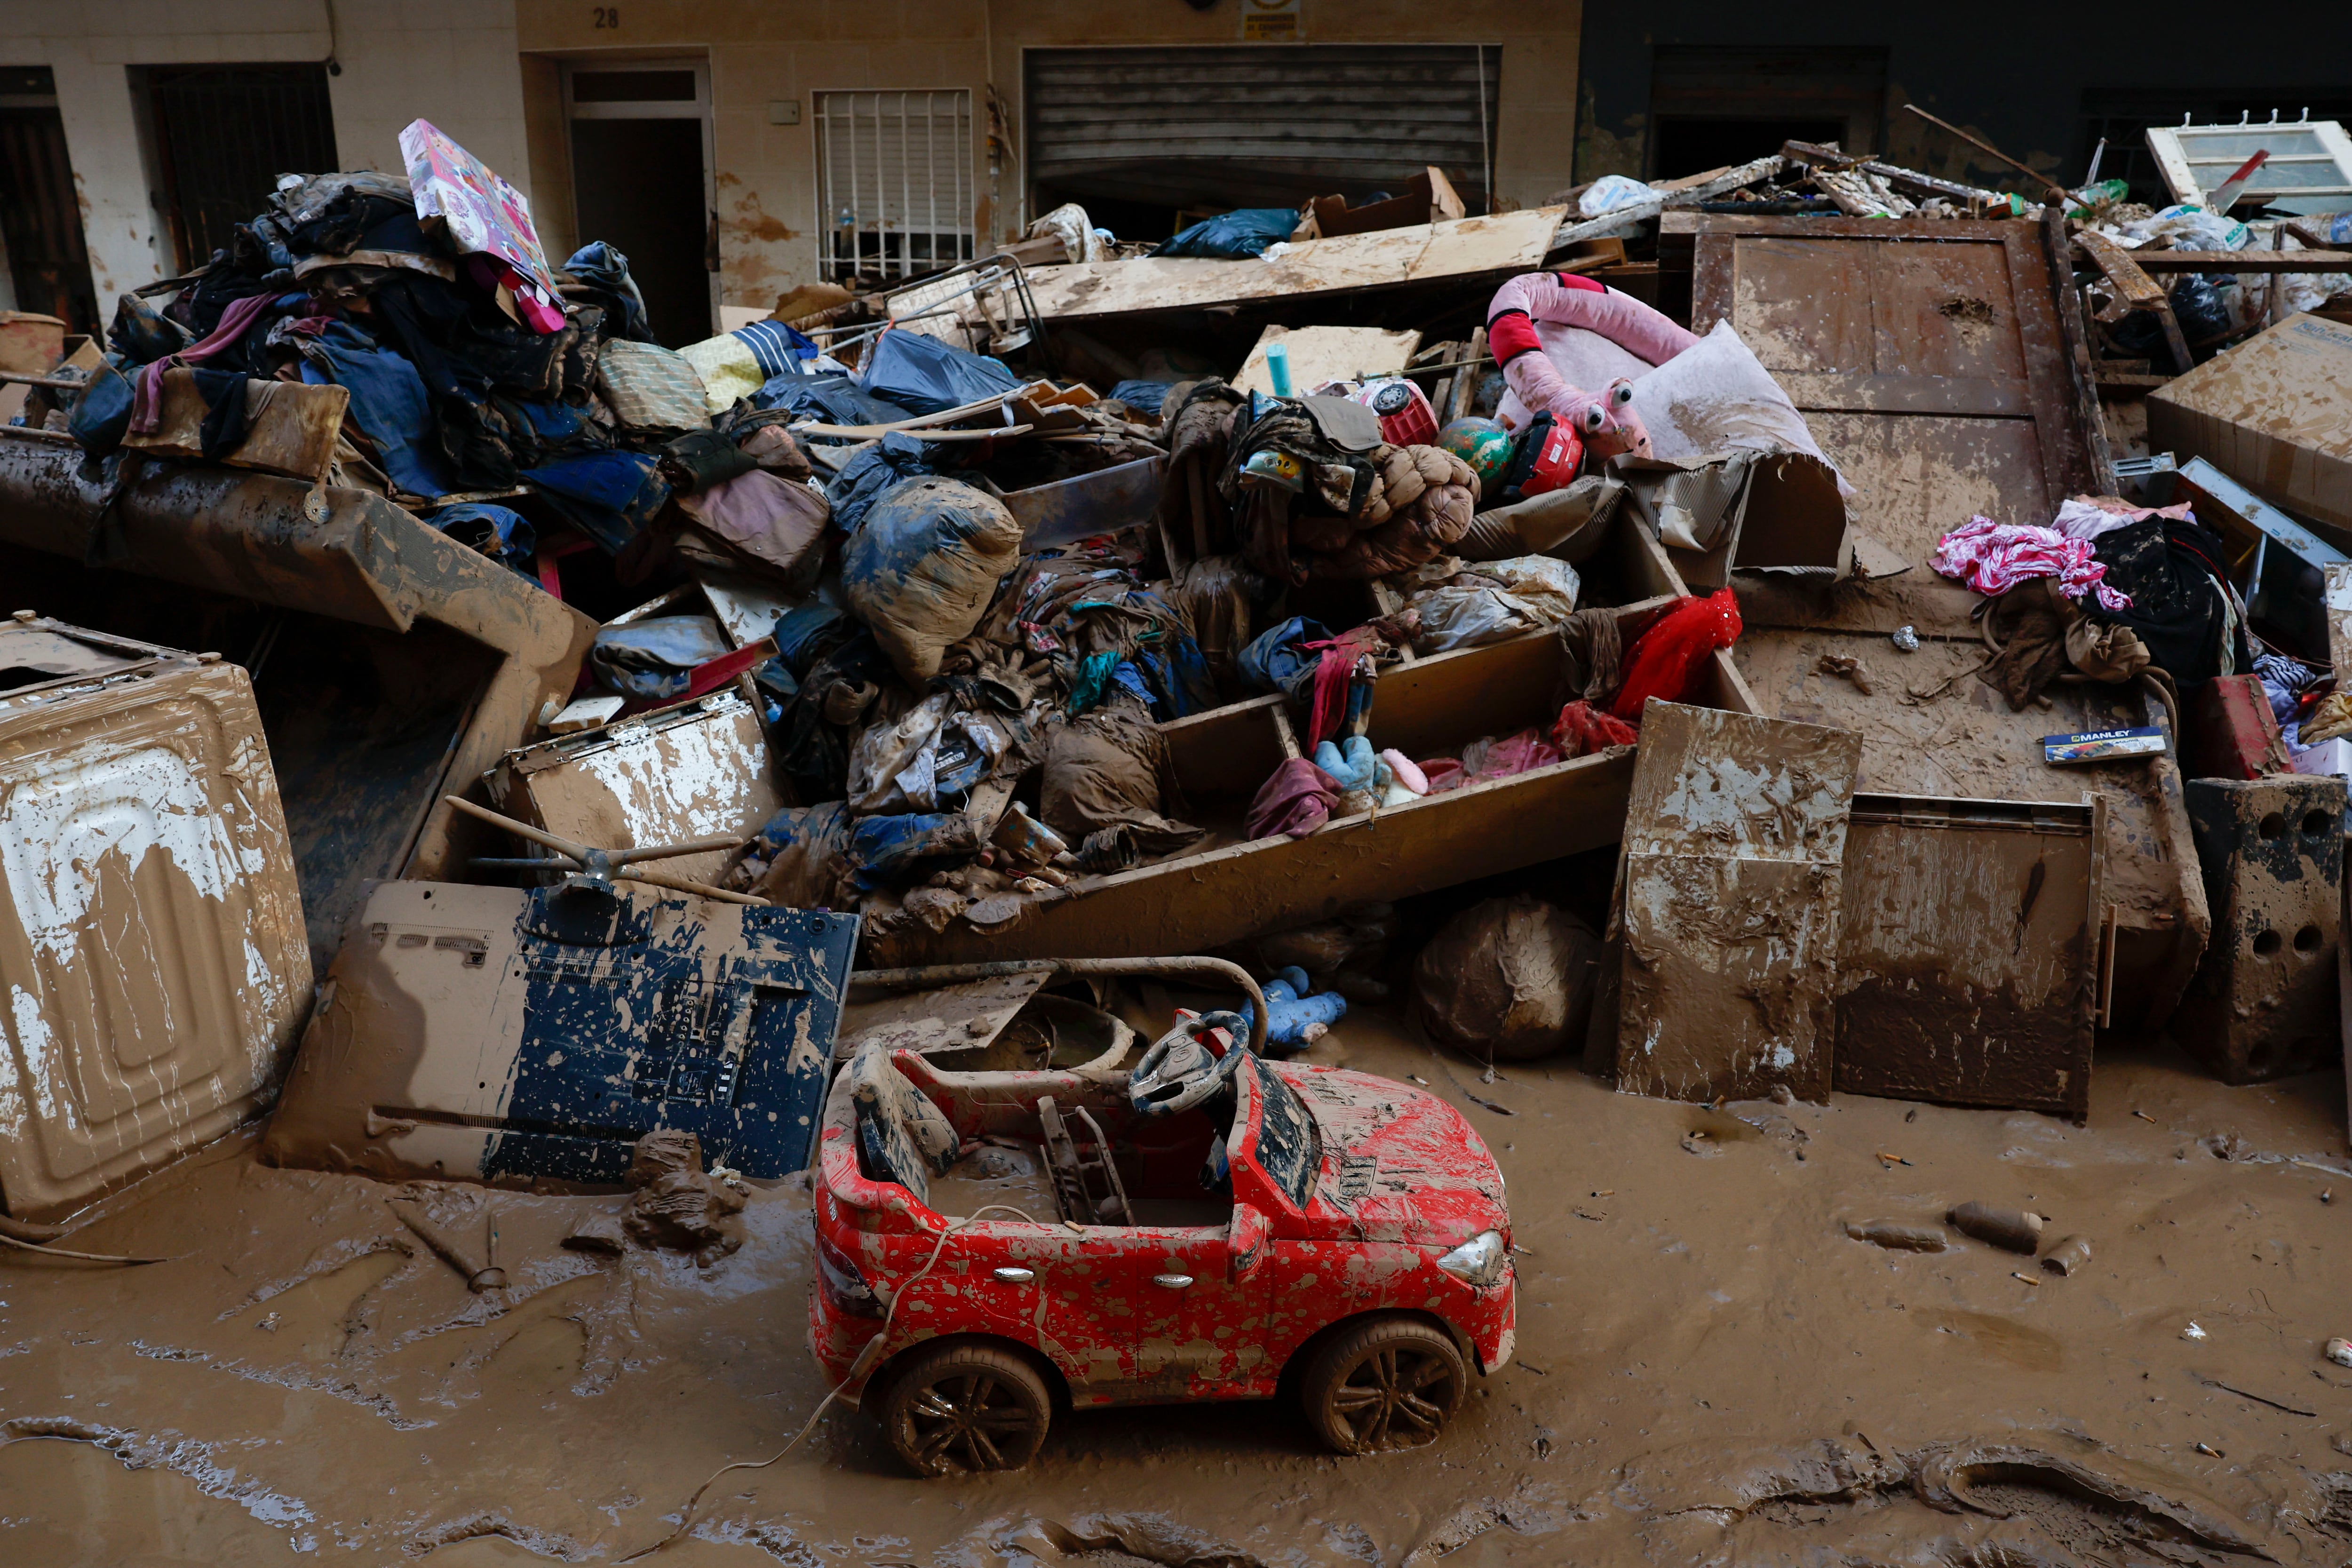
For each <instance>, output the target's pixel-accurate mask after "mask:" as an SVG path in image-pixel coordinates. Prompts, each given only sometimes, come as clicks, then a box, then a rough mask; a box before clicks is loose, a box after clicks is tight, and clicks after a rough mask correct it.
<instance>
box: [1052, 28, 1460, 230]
mask: <svg viewBox="0 0 2352 1568" xmlns="http://www.w3.org/2000/svg"><path fill="white" fill-rule="evenodd" d="M1501 60H1502V56H1501V51H1500V50H1499V49H1497V48H1496V47H1492V46H1481V45H1477V44H1297V45H1289V44H1281V45H1276V44H1248V45H1234V46H1181V47H1149V48H1138V47H1118V48H1071V49H1031V50H1030V51H1028V53H1027V56H1026V64H1025V76H1024V79H1025V82H1026V88H1025V91H1026V95H1027V96H1026V101H1025V103H1024V118H1025V122H1026V129H1027V138H1028V141H1027V150H1026V159H1025V162H1024V173H1025V174H1026V177H1027V181H1028V184H1029V185H1030V187H1031V191H1032V195H1033V196H1034V200H1035V202H1036V203H1037V204H1038V205H1040V206H1044V205H1049V204H1050V203H1052V202H1057V201H1066V200H1077V201H1081V202H1088V203H1099V204H1102V205H1106V206H1107V207H1113V210H1116V207H1115V205H1114V204H1120V203H1134V204H1150V205H1158V206H1160V208H1162V210H1164V211H1165V212H1166V213H1167V214H1168V215H1169V216H1171V217H1175V218H1176V219H1177V221H1179V222H1181V221H1183V219H1182V218H1181V216H1179V215H1180V214H1181V213H1183V212H1189V211H1194V210H1202V211H1207V212H1223V211H1224V210H1226V209H1227V208H1229V207H1234V206H1265V207H1276V206H1289V207H1295V206H1297V205H1298V204H1299V203H1300V202H1301V201H1303V200H1305V199H1306V198H1307V197H1309V196H1328V195H1332V194H1334V193H1335V192H1336V193H1339V194H1342V195H1348V196H1349V197H1350V198H1352V199H1355V200H1358V201H1361V200H1363V199H1365V198H1366V197H1368V196H1370V195H1374V194H1375V193H1380V192H1386V193H1389V194H1394V193H1395V191H1396V189H1397V188H1398V186H1400V185H1401V184H1403V183H1404V182H1405V181H1408V180H1410V179H1412V177H1413V176H1414V175H1415V174H1420V173H1421V172H1422V171H1423V169H1424V168H1427V167H1428V166H1429V165H1431V164H1435V165H1437V166H1438V167H1439V168H1440V169H1442V170H1444V173H1445V175H1446V178H1447V179H1449V180H1450V181H1452V182H1453V184H1454V189H1455V190H1456V191H1458V192H1460V193H1461V195H1462V199H1463V201H1464V202H1465V203H1466V204H1467V205H1468V206H1469V209H1470V211H1472V212H1474V213H1475V212H1483V211H1485V210H1486V205H1487V186H1488V184H1489V183H1490V182H1489V178H1488V176H1489V174H1490V172H1491V170H1492V167H1493V162H1494V151H1493V150H1494V131H1495V124H1496V115H1495V105H1496V94H1497V86H1498V82H1499V76H1498V72H1499V69H1500V67H1501ZM1090 210H1091V208H1090ZM1141 216H1142V215H1140V214H1135V215H1133V217H1132V218H1131V219H1130V221H1135V220H1139V219H1141ZM1120 232H1121V233H1122V234H1126V233H1127V230H1126V229H1124V228H1122V229H1120ZM1160 232H1161V233H1163V234H1164V233H1167V232H1170V231H1169V230H1167V229H1162V230H1160Z"/></svg>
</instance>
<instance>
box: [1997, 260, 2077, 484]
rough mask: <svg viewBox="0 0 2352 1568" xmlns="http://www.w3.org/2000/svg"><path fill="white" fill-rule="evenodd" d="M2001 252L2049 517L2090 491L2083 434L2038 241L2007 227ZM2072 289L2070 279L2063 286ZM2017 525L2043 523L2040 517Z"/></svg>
mask: <svg viewBox="0 0 2352 1568" xmlns="http://www.w3.org/2000/svg"><path fill="white" fill-rule="evenodd" d="M2008 227H2009V234H2008V237H2007V238H2006V240H2005V242H2004V248H2005V249H2006V250H2007V252H2008V255H2009V267H2010V279H2011V290H2012V292H2011V302H2012V304H2013V305H2014V306H2015V308H2016V310H2017V328H2018V339H2019V341H2020V343H2021V347H2022V348H2023V350H2024V353H2025V379H2026V384H2027V385H2028V386H2029V387H2031V388H2032V397H2033V406H2034V409H2035V411H2036V414H2037V418H2036V420H2035V424H2036V425H2037V426H2038V427H2039V429H2040V434H2041V439H2040V441H2038V442H2037V443H2036V445H2037V446H2039V447H2040V448H2041V455H2042V480H2043V495H2044V498H2045V500H2047V501H2048V503H2049V506H2050V512H2051V515H2055V513H2056V511H2057V510H2058V503H2059V502H2060V501H2062V500H2064V499H2065V498H2066V497H2068V496H2070V495H2074V494H2076V493H2078V492H2080V491H2083V490H2086V489H2089V488H2090V486H2091V482H2092V481H2091V473H2090V464H2089V460H2088V456H2087V453H2086V450H2085V447H2084V436H2085V434H2086V433H2085V431H2084V428H2083V426H2082V424H2081V422H2080V421H2079V420H2078V419H2077V418H2076V416H2075V414H2074V401H2073V399H2072V397H2071V395H2070V391H2071V386H2070V382H2069V379H2068V376H2067V374H2066V361H2067V354H2066V345H2065V342H2064V340H2063V338H2062V337H2061V336H2060V335H2059V331H2058V305H2057V300H2056V299H2055V298H2054V297H2053V293H2052V289H2051V283H2052V279H2051V275H2050V267H2049V265H2048V263H2046V262H2045V261H2044V260H2043V259H2042V236H2041V234H2040V233H2039V232H2038V230H2037V228H2036V226H2034V225H2032V224H2031V223H2014V224H2011V225H2009V226H2008ZM2073 286H2074V285H2073V283H2072V281H2071V280H2070V281H2069V283H2068V284H2067V287H2069V288H2072V287H2073ZM2014 521H2032V522H2037V523H2038V522H2044V521H2048V519H2047V518H2046V517H2044V516H2035V517H2032V518H2019V519H2016V520H2014Z"/></svg>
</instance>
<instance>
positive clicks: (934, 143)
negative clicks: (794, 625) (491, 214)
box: [0, 0, 1580, 342]
mask: <svg viewBox="0 0 2352 1568" xmlns="http://www.w3.org/2000/svg"><path fill="white" fill-rule="evenodd" d="M1578 26H1579V7H1578V5H1576V4H1574V3H1573V0H1571V3H1570V4H1567V5H1553V6H1547V7H1527V6H1519V5H1501V4H1496V3H1494V0H1468V3H1465V4H1464V5H1456V6H1454V7H1452V8H1450V9H1447V10H1444V11H1431V10H1428V9H1426V8H1424V7H1417V6H1405V5H1392V4H1354V5H1348V4H1342V3H1341V0H1127V3H1124V4H1109V3H1105V0H1031V3H1025V4H1016V3H1010V0H927V3H925V4H922V5H914V4H909V3H908V0H868V3H865V4H858V5H842V4H838V3H835V0H757V3H754V0H698V3H697V4H693V5H686V4H679V3H677V0H655V3H650V4H649V3H646V0H619V3H618V4H615V5H579V4H573V3H572V0H478V3H476V4H470V5H457V4H451V3H448V0H416V3H411V4H404V5H399V6H396V7H367V8H363V7H361V6H359V5H353V4H352V0H215V3H211V4H205V5H195V6H190V5H165V4H164V3H163V0H116V3H115V4H112V5H107V6H104V7H89V8H84V9H83V10H80V11H70V12H69V11H68V10H66V9H65V8H60V7H54V6H40V5H33V4H31V3H30V0H0V204H5V211H7V212H8V213H10V214H13V215H16V216H11V217H9V218H8V219H7V220H6V221H5V225H0V232H5V238H6V240H7V244H8V264H7V266H6V267H5V268H0V277H5V279H6V284H5V287H6V288H7V289H8V292H9V295H10V296H11V297H10V298H8V299H6V300H0V304H7V305H13V306H15V307H16V308H20V309H28V310H33V309H37V310H50V311H52V312H53V313H57V314H62V315H68V316H69V317H70V318H72V319H74V320H75V321H76V323H77V324H78V325H85V326H86V325H88V324H89V322H88V318H89V317H90V316H92V315H97V316H102V315H104V314H106V313H110V311H111V309H112V301H113V299H114V297H115V296H116V295H117V294H118V293H121V292H122V291H123V290H125V289H132V288H136V287H138V286H140V285H142V284H143V283H147V282H152V281H154V280H156V279H162V278H167V277H171V276H174V275H176V274H177V273H178V272H180V271H182V270H184V269H185V268H190V267H193V266H196V265H200V264H201V263H202V262H203V261H204V260H205V258H207V257H209V255H210V254H211V252H212V250H213V249H214V248H215V247H216V246H217V245H219V244H222V243H225V242H226V230H227V228H228V226H231V225H233V224H234V223H235V222H236V221H240V220H241V219H242V218H244V217H247V216H250V215H251V214H252V213H254V212H256V211H257V210H259V208H260V205H261V201H262V198H263V196H264V195H266V193H267V192H268V189H269V187H270V184H271V183H272V182H273V181H274V180H275V178H276V176H277V175H278V174H282V173H288V172H301V173H310V172H317V171H318V170H320V168H322V167H331V168H343V169H357V168H373V169H384V168H390V167H394V166H396V164H397V161H398V158H399V147H398V142H397V136H398V132H399V130H400V128H401V127H402V126H403V125H404V124H406V123H407V122H408V121H410V120H413V119H415V118H417V117H418V116H420V115H421V116H423V117H424V118H425V119H428V120H430V121H433V122H434V123H435V124H436V125H437V126H439V127H440V128H441V129H442V130H444V131H446V132H448V133H449V134H450V135H452V136H453V137H455V138H456V139H457V141H458V142H461V143H463V144H464V145H465V146H466V147H467V149H468V150H470V151H471V152H473V153H475V154H476V155H477V156H478V157H480V158H481V159H482V160H483V161H484V162H485V163H488V164H489V165H490V166H491V167H493V168H495V169H497V170H498V171H499V172H500V173H501V174H504V175H506V177H507V178H508V179H509V180H510V181H511V182H513V184H516V185H517V186H518V187H519V188H520V189H521V190H522V191H523V192H524V193H525V194H526V195H529V196H530V199H531V202H532V207H533V213H534V216H535V217H536V219H537V222H538V224H539V227H540V231H541V237H542V239H543V240H544V242H545V245H546V247H547V249H548V250H549V252H550V253H551V256H552V257H554V258H559V259H560V258H562V256H564V255H568V254H569V253H570V251H571V250H572V247H574V246H576V245H577V244H578V243H580V242H582V241H583V240H586V239H605V240H609V241H611V242H612V243H614V245H616V246H617V247H619V248H620V249H621V250H622V251H623V252H624V253H625V254H626V255H628V257H629V258H630V261H631V265H632V269H633V271H634V272H635V276H636V278H637V279H638V282H639V284H640V286H641V288H643V289H645V291H646V295H647V298H648V303H649V305H651V306H652V307H653V310H654V313H655V316H656V331H658V333H659V334H660V335H661V336H662V337H663V338H664V339H665V341H672V342H684V341H690V340H691V339H692V338H695V337H699V336H703V335H706V334H707V333H708V332H709V331H710V330H712V329H713V328H714V327H715V326H717V325H719V324H722V323H723V322H725V321H729V320H730V319H733V318H735V317H738V316H742V315H756V314H764V313H766V312H767V311H768V310H770V309H772V307H773V305H774V302H775V300H777V299H778V298H779V297H780V296H782V295H783V294H785V293H788V292H789V291H791V290H792V289H794V288H796V287H798V286H800V285H802V284H804V283H810V282H814V281H818V280H820V279H841V278H847V277H853V276H854V277H860V278H864V279H869V280H871V279H883V280H886V281H887V279H892V278H895V277H899V276H904V275H906V274H908V273H909V272H915V271H920V270H923V269H926V268H930V267H933V266H937V265H940V264H942V263H948V262H952V261H954V260H957V259H961V258H968V257H971V256H972V255H975V254H979V253H984V250H985V248H986V247H988V246H989V245H990V244H991V243H992V242H993V241H997V240H1001V239H1004V238H1008V237H1013V236H1015V235H1017V234H1019V233H1020V232H1021V230H1022V229H1023V228H1024V226H1025V225H1026V224H1027V222H1028V220H1029V218H1031V217H1032V216H1035V215H1036V214H1038V213H1040V212H1042V211H1044V210H1045V209H1046V208H1049V207H1052V206H1054V205H1059V204H1060V203H1062V202H1065V201H1076V202H1078V203H1079V204H1080V205H1084V206H1085V207H1086V208H1087V211H1088V214H1089V216H1091V217H1092V218H1093V221H1094V222H1095V223H1096V224H1097V226H1104V227H1108V228H1109V229H1110V230H1112V231H1113V232H1114V233H1116V234H1118V236H1120V237H1123V238H1160V237H1165V236H1166V235H1167V234H1169V233H1171V232H1173V230H1174V228H1175V227H1177V226H1180V225H1181V223H1182V222H1183V221H1188V220H1189V219H1190V218H1191V217H1192V216H1199V215H1202V214H1204V213H1209V212H1216V211H1223V210H1224V209H1226V208H1228V207H1232V206H1236V205H1265V206H1296V205H1297V204H1298V202H1299V201H1300V200H1302V199H1304V198H1305V197H1307V196H1309V195H1331V194H1334V193H1338V194H1342V195H1348V196H1349V197H1350V198H1352V199H1358V200H1360V199H1362V198H1364V197H1366V196H1369V195H1376V194H1380V193H1382V192H1386V191H1390V190H1391V189H1392V188H1394V187H1396V186H1398V185H1400V184H1402V182H1404V181H1405V180H1408V179H1410V178H1411V177H1412V175H1413V174H1417V173H1418V172H1419V171H1420V170H1421V169H1422V168H1423V167H1424V166H1426V165H1430V164H1435V165H1437V166H1438V167H1440V168H1441V169H1443V170H1444V173H1445V174H1446V176H1447V178H1448V180H1449V181H1450V182H1451V183H1452V184H1454V186H1455V188H1456V190H1457V191H1458V192H1460V194H1461V195H1462V196H1463V197H1464V200H1465V204H1466V205H1468V208H1469V210H1471V211H1473V212H1477V211H1482V210H1486V209H1487V208H1488V207H1490V206H1491V207H1494V208H1497V209H1500V208H1508V207H1512V206H1524V205H1534V204H1538V203H1540V202H1542V201H1544V200H1545V199H1547V198H1548V197H1550V196H1552V195H1556V194H1557V193H1558V192H1559V190H1560V189H1561V188H1562V187H1563V186H1564V185H1565V184H1567V183H1568V180H1569V178H1570V172H1571V163H1572V157H1573V147H1574V132H1575V115H1576V96H1575V76H1576V60H1577V55H1578V48H1579V42H1580V40H1579V37H1578Z"/></svg>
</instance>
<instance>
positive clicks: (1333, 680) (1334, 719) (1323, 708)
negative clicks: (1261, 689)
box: [1301, 639, 1356, 746]
mask: <svg viewBox="0 0 2352 1568" xmlns="http://www.w3.org/2000/svg"><path fill="white" fill-rule="evenodd" d="M1335 640H1336V639H1335ZM1301 646H1302V647H1313V646H1317V645H1313V644H1302V645H1301ZM1320 646H1321V647H1322V649H1323V661H1322V662H1321V663H1320V664H1318V665H1317V666H1316V667H1315V706H1314V708H1313V710H1311V712H1310V713H1309V715H1308V717H1307V744H1308V745H1310V746H1319V745H1321V744H1322V743H1323V742H1326V741H1328V740H1329V739H1331V737H1333V736H1334V735H1337V734H1338V733H1339V721H1340V720H1341V719H1343V718H1345V717H1346V716H1347V713H1348V677H1349V671H1351V670H1353V669H1354V668H1356V656H1355V655H1354V654H1352V653H1349V652H1347V651H1345V650H1344V649H1341V648H1338V647H1332V646H1331V645H1330V644H1328V643H1325V644H1322V645H1320Z"/></svg>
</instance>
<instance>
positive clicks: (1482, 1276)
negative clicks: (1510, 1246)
mask: <svg viewBox="0 0 2352 1568" xmlns="http://www.w3.org/2000/svg"><path fill="white" fill-rule="evenodd" d="M1508 1257H1509V1255H1508V1254H1507V1253H1506V1252H1505V1251H1504V1250H1503V1233H1502V1232H1501V1231H1499V1230H1482V1231H1480V1232H1479V1233H1478V1234H1477V1235H1475V1236H1474V1237H1471V1238H1470V1239H1469V1240H1467V1241H1465V1242H1464V1243H1463V1244H1462V1245H1461V1246H1459V1247H1455V1248H1454V1250H1453V1251H1451V1252H1449V1253H1447V1254H1446V1255H1445V1256H1444V1257H1443V1258H1439V1259H1438V1260H1437V1266H1438V1267H1439V1268H1443V1269H1444V1270H1445V1271H1446V1272H1447V1273H1448V1274H1451V1275H1453V1276H1454V1278H1455V1279H1459V1280H1461V1281H1462V1282H1463V1283H1464V1284H1465V1285H1469V1286H1473V1287H1475V1288H1476V1289H1482V1290H1483V1289H1486V1287H1487V1286H1489V1285H1492V1284H1494V1283H1495V1282H1496V1280H1498V1279H1501V1278H1502V1277H1503V1268H1504V1265H1505V1264H1506V1262H1507V1260H1508Z"/></svg>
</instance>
